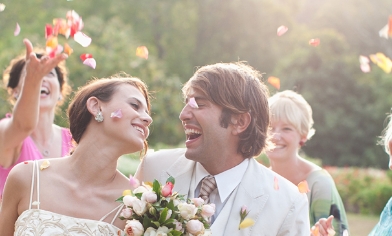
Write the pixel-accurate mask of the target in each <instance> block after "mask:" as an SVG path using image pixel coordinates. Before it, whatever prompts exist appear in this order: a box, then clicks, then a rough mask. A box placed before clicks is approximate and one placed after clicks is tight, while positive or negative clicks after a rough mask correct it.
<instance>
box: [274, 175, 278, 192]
mask: <svg viewBox="0 0 392 236" xmlns="http://www.w3.org/2000/svg"><path fill="white" fill-rule="evenodd" d="M274 189H275V190H279V183H278V178H276V176H275V177H274Z"/></svg>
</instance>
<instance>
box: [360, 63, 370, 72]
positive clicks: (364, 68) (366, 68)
mask: <svg viewBox="0 0 392 236" xmlns="http://www.w3.org/2000/svg"><path fill="white" fill-rule="evenodd" d="M361 71H362V72H363V73H368V72H370V65H369V64H361Z"/></svg>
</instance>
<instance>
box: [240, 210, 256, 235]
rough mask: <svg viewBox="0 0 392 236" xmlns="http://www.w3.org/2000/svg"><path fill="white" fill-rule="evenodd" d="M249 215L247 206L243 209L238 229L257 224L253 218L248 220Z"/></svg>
mask: <svg viewBox="0 0 392 236" xmlns="http://www.w3.org/2000/svg"><path fill="white" fill-rule="evenodd" d="M248 214H249V211H248V209H247V207H246V206H245V205H243V206H242V207H241V211H240V216H241V221H240V225H239V227H238V229H245V228H248V227H250V226H252V225H254V224H255V221H254V220H253V219H251V218H246V217H247V216H248Z"/></svg>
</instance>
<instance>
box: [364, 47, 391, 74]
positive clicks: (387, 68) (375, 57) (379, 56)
mask: <svg viewBox="0 0 392 236" xmlns="http://www.w3.org/2000/svg"><path fill="white" fill-rule="evenodd" d="M369 57H370V60H371V61H372V62H373V63H374V64H376V65H377V66H379V67H380V68H381V69H382V70H383V71H384V72H385V73H391V71H392V61H391V59H390V58H388V57H387V56H385V55H384V54H383V53H381V52H378V53H376V54H372V55H369Z"/></svg>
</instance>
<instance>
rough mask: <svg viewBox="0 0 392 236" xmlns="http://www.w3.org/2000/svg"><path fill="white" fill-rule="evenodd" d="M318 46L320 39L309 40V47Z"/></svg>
mask: <svg viewBox="0 0 392 236" xmlns="http://www.w3.org/2000/svg"><path fill="white" fill-rule="evenodd" d="M319 44H320V39H318V38H316V39H311V40H309V45H312V46H313V47H317V46H318V45H319Z"/></svg>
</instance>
